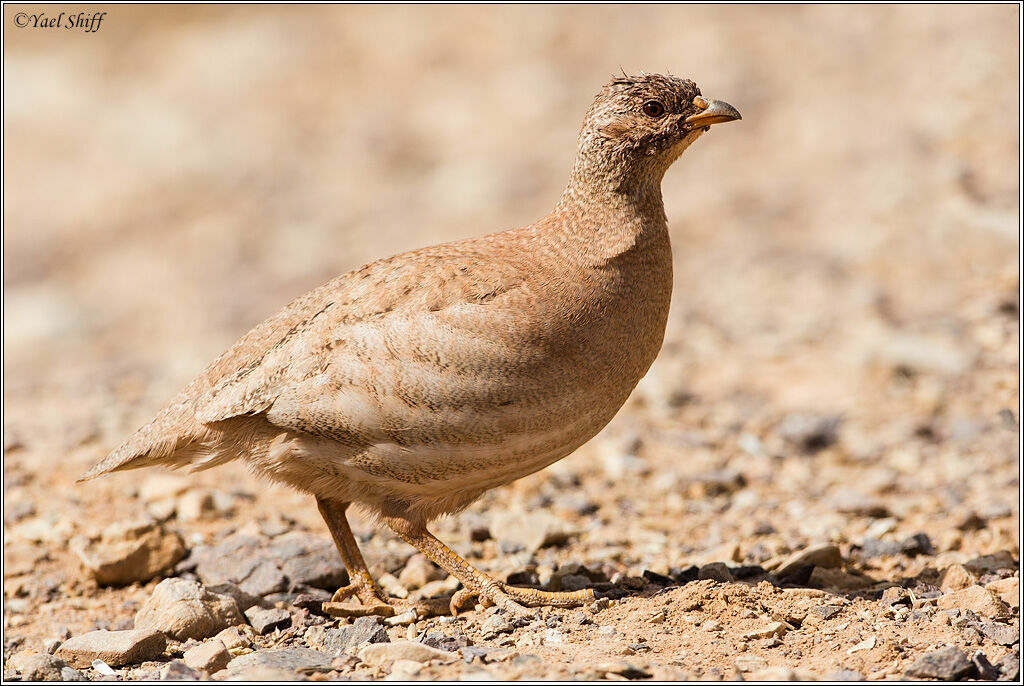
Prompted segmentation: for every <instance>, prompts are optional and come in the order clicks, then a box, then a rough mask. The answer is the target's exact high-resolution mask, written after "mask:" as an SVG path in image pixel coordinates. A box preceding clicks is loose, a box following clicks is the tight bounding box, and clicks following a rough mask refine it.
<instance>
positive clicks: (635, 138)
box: [83, 75, 738, 529]
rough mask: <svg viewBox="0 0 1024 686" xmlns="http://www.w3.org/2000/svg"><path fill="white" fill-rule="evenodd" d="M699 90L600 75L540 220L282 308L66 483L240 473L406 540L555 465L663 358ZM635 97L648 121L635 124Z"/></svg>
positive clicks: (373, 271) (665, 80)
mask: <svg viewBox="0 0 1024 686" xmlns="http://www.w3.org/2000/svg"><path fill="white" fill-rule="evenodd" d="M699 95H700V92H699V90H698V89H697V87H696V85H695V84H694V83H693V82H691V81H686V80H682V79H677V78H674V77H670V76H661V75H641V76H637V77H625V76H624V77H621V78H617V79H615V80H613V81H612V82H611V83H609V84H608V85H607V86H605V88H604V89H603V90H602V91H601V93H599V94H598V96H597V98H596V99H595V101H594V104H593V106H592V107H591V108H590V110H589V111H588V113H587V115H586V119H585V121H584V123H583V128H582V130H581V133H580V138H579V151H578V154H577V158H576V162H575V165H574V168H573V171H572V175H571V180H570V183H569V185H568V187H567V188H566V191H565V193H564V194H563V196H562V198H561V200H560V201H559V203H558V204H557V206H556V208H555V209H554V210H553V211H552V213H551V214H549V215H548V216H546V217H544V218H543V219H541V220H540V221H538V222H536V223H534V224H532V225H530V226H526V227H523V228H518V229H513V230H510V231H505V232H502V233H496V234H491V235H487V236H483V237H481V238H474V239H469V240H463V241H457V242H454V243H448V244H444V245H438V246H434V247H429V248H424V249H421V250H416V251H413V252H409V253H404V254H401V255H397V256H394V257H390V258H387V259H382V260H379V261H376V262H373V263H371V264H368V265H366V266H364V267H362V268H361V269H358V270H355V271H353V272H349V273H348V274H345V275H343V276H340V277H338V278H336V279H334V280H333V281H331V282H329V283H327V284H324V285H323V286H321V287H319V288H317V289H315V290H313V291H311V292H309V293H307V294H306V295H304V296H302V297H300V298H298V299H297V300H295V301H294V302H292V303H291V304H289V305H288V306H287V307H285V308H284V309H283V310H281V311H280V312H278V313H277V314H276V315H274V316H273V317H271V318H270V319H267V320H266V321H264V322H263V323H262V324H260V325H258V326H257V327H256V328H254V329H253V330H252V331H250V332H249V333H247V334H246V335H245V336H243V337H242V338H241V339H240V340H239V341H238V342H237V343H235V344H234V345H233V346H232V347H231V348H230V349H229V350H228V351H227V352H225V353H224V354H223V355H222V356H221V357H220V358H218V359H217V360H216V361H215V362H214V363H213V364H211V365H210V366H209V367H208V368H207V369H206V370H205V371H204V372H203V373H202V374H201V375H200V376H199V377H198V378H197V379H195V380H194V381H193V382H192V383H191V384H189V386H188V387H187V388H185V390H183V391H182V392H181V393H180V394H179V395H178V396H177V397H176V398H175V399H174V400H173V401H172V402H171V403H170V404H169V405H168V406H167V407H166V408H165V409H164V410H162V411H161V412H160V413H159V414H158V415H157V416H156V418H155V419H153V421H151V422H150V423H149V424H147V425H146V426H144V427H143V428H141V429H140V430H139V431H138V432H136V433H135V434H134V435H133V436H131V437H130V438H129V439H128V440H127V441H126V442H125V443H124V444H123V445H122V446H121V447H119V448H118V449H116V450H115V451H113V452H112V453H111V454H110V455H109V456H108V457H107V458H106V459H105V460H103V461H102V462H100V463H98V464H97V465H96V466H94V467H93V468H92V469H91V470H90V471H89V472H88V473H87V474H86V475H85V477H83V478H90V477H93V476H97V475H99V474H102V473H105V472H110V471H116V470H120V469H132V468H136V467H143V466H149V465H157V464H162V465H170V466H173V467H179V466H186V465H191V466H192V467H194V468H198V469H203V468H208V467H211V466H214V465H217V464H221V463H223V462H225V461H228V460H232V459H241V460H244V461H245V462H246V463H247V464H248V465H249V466H250V467H251V468H253V469H254V470H255V471H256V472H258V473H260V474H262V475H265V476H267V477H269V478H271V479H275V480H278V481H282V482H284V483H287V484H290V485H291V486H294V487H295V488H297V489H300V490H303V491H306V492H309V493H311V494H313V495H316V496H317V497H318V498H320V499H327V500H332V501H336V502H339V503H349V502H352V503H356V504H359V505H361V506H363V508H365V509H366V510H368V511H369V512H371V513H373V514H376V515H378V516H380V517H382V518H384V519H385V520H386V521H388V520H394V519H397V520H402V521H404V522H406V523H408V525H409V526H410V528H411V529H418V528H422V527H423V526H424V525H425V524H426V522H428V521H430V520H431V519H433V518H435V517H437V516H438V515H440V514H442V513H446V512H453V511H457V510H459V509H461V508H463V507H465V506H466V505H468V504H469V503H470V502H472V501H473V500H474V499H475V498H477V497H478V496H479V495H480V494H481V493H483V492H484V491H485V490H487V489H489V488H492V487H494V486H498V485H501V484H505V483H508V482H510V481H513V480H514V479H517V478H519V477H522V476H525V475H526V474H530V473H532V472H535V471H537V470H539V469H541V468H543V467H545V466H547V465H549V464H551V463H552V462H554V461H556V460H558V459H560V458H562V457H564V456H566V455H568V454H569V453H571V452H572V451H573V450H575V449H576V448H577V447H578V446H580V445H581V444H583V443H584V442H586V441H587V440H589V439H590V438H591V437H593V436H594V435H595V434H596V433H597V432H598V431H599V430H600V429H601V428H602V427H603V426H604V425H605V424H607V423H608V421H609V420H611V418H612V417H613V416H614V415H615V413H616V412H617V411H618V409H619V408H620V407H621V406H622V404H623V403H624V402H625V400H626V398H627V397H628V396H629V394H630V392H631V391H632V389H633V388H634V387H635V386H636V384H637V382H638V381H639V380H640V378H641V377H642V376H643V375H644V373H645V372H646V371H647V369H648V368H649V367H650V365H651V363H652V362H653V361H654V359H655V357H656V355H657V353H658V350H659V349H660V347H661V343H662V339H663V337H664V332H665V324H666V319H667V315H668V309H669V299H670V295H671V290H672V254H671V249H670V245H669V236H668V230H667V225H666V219H665V213H664V207H663V204H662V197H661V178H662V176H663V174H664V173H665V171H666V169H667V168H668V167H669V166H670V165H671V164H672V162H673V161H674V160H675V159H676V158H678V156H679V155H680V154H681V153H682V152H683V150H684V149H685V148H686V147H687V146H689V145H690V144H691V143H692V142H693V141H694V140H696V138H697V137H699V136H700V135H701V133H702V131H704V130H706V127H696V126H690V125H688V124H687V123H686V118H687V117H688V116H691V115H694V114H698V113H700V112H701V109H702V108H701V107H699V104H701V102H702V101H701V99H700V98H697V100H698V104H695V102H694V100H695V98H696V97H697V96H699ZM652 100H653V101H657V102H659V103H661V104H662V105H663V108H664V110H665V112H664V114H663V115H661V116H659V117H651V116H649V115H648V114H645V113H644V105H645V103H648V102H650V101H652ZM705 106H706V103H705ZM737 116H738V115H737Z"/></svg>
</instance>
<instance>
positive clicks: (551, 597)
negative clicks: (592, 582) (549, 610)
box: [450, 581, 594, 617]
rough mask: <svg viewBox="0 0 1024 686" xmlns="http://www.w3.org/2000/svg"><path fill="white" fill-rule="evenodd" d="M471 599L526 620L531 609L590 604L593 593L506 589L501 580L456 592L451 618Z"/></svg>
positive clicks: (453, 598) (585, 591) (511, 587)
mask: <svg viewBox="0 0 1024 686" xmlns="http://www.w3.org/2000/svg"><path fill="white" fill-rule="evenodd" d="M473 598H477V599H479V602H480V604H481V605H483V606H484V607H490V606H492V605H497V606H498V607H499V608H501V609H503V610H505V611H507V612H508V613H509V614H512V615H515V616H516V617H530V616H533V614H534V613H533V612H531V611H530V610H529V608H534V607H545V606H546V607H578V606H580V605H586V604H587V603H590V602H593V600H594V591H593V589H590V588H587V589H584V590H582V591H572V592H566V591H558V592H552V591H539V590H537V589H535V588H520V587H519V586H510V585H508V584H506V583H503V582H501V581H495V582H493V585H491V586H490V588H487V589H486V590H470V589H468V588H462V589H460V590H459V591H458V592H457V593H456V594H455V595H454V596H452V599H451V603H450V607H451V613H452V614H453V615H455V614H458V612H459V610H462V609H464V608H465V607H466V606H467V605H468V604H469V601H470V600H472V599H473Z"/></svg>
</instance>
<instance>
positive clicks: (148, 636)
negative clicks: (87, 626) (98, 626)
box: [57, 628, 167, 668]
mask: <svg viewBox="0 0 1024 686" xmlns="http://www.w3.org/2000/svg"><path fill="white" fill-rule="evenodd" d="M166 645H167V640H166V639H165V638H164V635H163V634H162V633H160V632H159V631H156V630H154V629H150V628H138V629H132V630H129V631H90V632H89V633H87V634H82V635H80V636H73V637H71V638H69V639H68V640H66V641H64V643H63V644H61V646H60V648H57V657H59V658H60V659H62V660H64V661H65V662H67V663H68V664H69V665H71V666H72V667H78V668H83V667H91V666H92V662H93V660H102V661H104V662H106V663H107V664H108V665H111V666H112V667H119V666H121V665H130V664H137V663H139V662H145V661H146V660H153V659H155V658H157V657H159V656H160V655H161V654H162V653H163V652H164V647H165V646H166Z"/></svg>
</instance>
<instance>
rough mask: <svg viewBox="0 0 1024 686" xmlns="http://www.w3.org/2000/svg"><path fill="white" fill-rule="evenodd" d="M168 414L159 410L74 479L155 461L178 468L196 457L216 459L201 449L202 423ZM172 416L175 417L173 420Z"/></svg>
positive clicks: (187, 417)
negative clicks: (145, 423) (150, 419)
mask: <svg viewBox="0 0 1024 686" xmlns="http://www.w3.org/2000/svg"><path fill="white" fill-rule="evenodd" d="M168 414H169V413H168ZM168 414H165V413H161V414H160V415H158V416H157V417H156V418H155V419H154V420H153V421H152V422H150V423H149V424H147V425H146V426H144V427H142V428H141V429H139V430H138V431H136V432H135V433H134V434H132V435H131V436H130V437H129V438H128V440H126V441H125V442H124V443H122V444H121V445H120V446H119V447H118V448H116V449H115V450H113V451H112V452H111V453H110V454H109V455H107V456H106V457H105V458H103V459H102V460H100V461H99V462H97V463H96V464H94V465H93V466H92V467H91V468H90V469H89V470H88V471H87V472H85V474H83V475H82V476H80V477H78V479H77V481H78V482H82V481H89V480H90V479H95V478H96V477H98V476H102V475H104V474H109V473H110V472H119V471H124V470H128V469H139V468H142V467H151V466H155V465H165V466H169V467H172V468H179V467H184V466H187V465H189V464H191V463H192V462H193V460H195V459H196V458H199V457H203V458H207V457H212V458H213V459H216V456H215V455H213V456H211V455H210V451H209V450H203V446H202V439H203V438H204V437H205V435H206V434H207V433H208V430H207V429H206V427H204V426H203V425H202V424H199V423H198V422H196V421H195V418H194V417H190V416H184V417H181V416H179V417H171V416H168ZM175 419H176V420H178V421H173V420H175ZM204 461H205V460H204ZM211 466H212V465H211Z"/></svg>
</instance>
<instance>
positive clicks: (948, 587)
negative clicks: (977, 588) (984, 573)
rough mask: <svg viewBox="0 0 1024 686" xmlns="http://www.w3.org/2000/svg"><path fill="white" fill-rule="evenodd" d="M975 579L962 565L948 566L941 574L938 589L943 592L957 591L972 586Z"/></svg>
mask: <svg viewBox="0 0 1024 686" xmlns="http://www.w3.org/2000/svg"><path fill="white" fill-rule="evenodd" d="M975 581H976V579H975V578H974V575H973V574H971V573H970V572H968V571H967V569H966V568H965V567H964V566H963V565H950V566H949V567H947V568H946V571H945V572H943V574H942V581H941V582H940V583H939V587H940V588H941V589H942V590H943V591H959V590H962V589H964V588H967V587H968V586H973V585H974V582H975Z"/></svg>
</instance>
